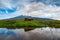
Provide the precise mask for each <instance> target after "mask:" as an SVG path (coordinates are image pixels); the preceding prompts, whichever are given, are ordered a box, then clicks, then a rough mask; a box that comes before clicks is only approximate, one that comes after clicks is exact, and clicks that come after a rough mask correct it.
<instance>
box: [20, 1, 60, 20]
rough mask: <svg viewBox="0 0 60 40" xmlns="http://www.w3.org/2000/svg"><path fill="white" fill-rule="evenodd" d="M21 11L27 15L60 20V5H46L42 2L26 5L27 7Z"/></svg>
mask: <svg viewBox="0 0 60 40" xmlns="http://www.w3.org/2000/svg"><path fill="white" fill-rule="evenodd" d="M21 13H23V15H27V16H33V17H40V18H51V19H56V20H60V7H57V6H55V5H54V6H52V5H45V4H43V3H41V2H39V3H33V4H30V5H26V6H25V8H23V9H22V10H21Z"/></svg>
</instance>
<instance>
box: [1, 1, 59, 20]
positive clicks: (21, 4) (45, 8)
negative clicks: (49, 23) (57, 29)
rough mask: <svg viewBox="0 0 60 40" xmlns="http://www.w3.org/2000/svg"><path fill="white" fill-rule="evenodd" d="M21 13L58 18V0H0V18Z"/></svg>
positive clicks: (11, 16) (12, 16)
mask: <svg viewBox="0 0 60 40" xmlns="http://www.w3.org/2000/svg"><path fill="white" fill-rule="evenodd" d="M3 6H4V7H3ZM1 8H2V9H3V10H5V11H3V10H2V9H1ZM1 12H2V13H1ZM3 12H4V13H7V14H4V15H3ZM1 14H2V15H1ZM21 15H24V16H31V17H37V18H49V19H55V20H60V0H9V1H8V0H0V19H9V18H14V17H18V16H21Z"/></svg>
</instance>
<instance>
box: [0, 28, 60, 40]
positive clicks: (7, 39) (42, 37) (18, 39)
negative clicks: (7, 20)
mask: <svg viewBox="0 0 60 40" xmlns="http://www.w3.org/2000/svg"><path fill="white" fill-rule="evenodd" d="M0 40H60V28H49V27H46V28H36V29H34V30H31V31H27V32H25V31H24V29H6V28H0Z"/></svg>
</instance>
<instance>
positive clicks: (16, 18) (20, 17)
mask: <svg viewBox="0 0 60 40" xmlns="http://www.w3.org/2000/svg"><path fill="white" fill-rule="evenodd" d="M25 18H32V19H35V20H53V19H50V18H38V17H31V16H23V15H21V16H17V17H14V18H10V19H7V20H18V19H25Z"/></svg>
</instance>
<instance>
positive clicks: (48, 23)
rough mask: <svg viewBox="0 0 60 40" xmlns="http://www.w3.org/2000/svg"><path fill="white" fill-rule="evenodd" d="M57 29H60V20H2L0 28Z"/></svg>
mask: <svg viewBox="0 0 60 40" xmlns="http://www.w3.org/2000/svg"><path fill="white" fill-rule="evenodd" d="M40 27H55V28H60V21H59V20H31V21H28V20H27V21H26V20H0V28H11V29H15V28H32V29H33V28H40Z"/></svg>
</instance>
